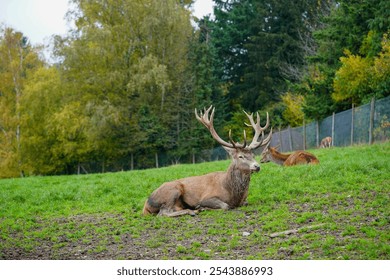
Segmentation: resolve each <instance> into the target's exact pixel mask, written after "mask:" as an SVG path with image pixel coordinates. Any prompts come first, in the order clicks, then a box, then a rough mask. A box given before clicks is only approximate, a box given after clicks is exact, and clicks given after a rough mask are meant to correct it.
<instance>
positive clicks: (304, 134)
mask: <svg viewBox="0 0 390 280" xmlns="http://www.w3.org/2000/svg"><path fill="white" fill-rule="evenodd" d="M302 138H303V139H302V140H303V150H306V122H305V120H303V137H302Z"/></svg>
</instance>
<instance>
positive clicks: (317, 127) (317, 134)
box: [316, 120, 333, 147]
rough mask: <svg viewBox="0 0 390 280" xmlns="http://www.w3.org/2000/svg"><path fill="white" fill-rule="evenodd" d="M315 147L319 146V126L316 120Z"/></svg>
mask: <svg viewBox="0 0 390 280" xmlns="http://www.w3.org/2000/svg"><path fill="white" fill-rule="evenodd" d="M332 142H333V141H332ZM316 146H317V147H319V146H320V124H319V122H318V120H316Z"/></svg>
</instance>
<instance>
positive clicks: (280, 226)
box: [0, 142, 390, 259]
mask: <svg viewBox="0 0 390 280" xmlns="http://www.w3.org/2000/svg"><path fill="white" fill-rule="evenodd" d="M311 152H313V153H314V154H315V155H317V156H318V158H319V159H320V164H319V165H317V166H307V165H304V166H295V167H289V168H283V167H280V166H277V165H275V164H273V163H267V164H262V165H261V166H262V170H261V172H259V173H257V174H254V175H253V177H252V180H251V186H250V192H249V197H248V205H247V206H244V207H240V208H237V209H234V210H229V211H220V210H217V211H205V212H202V213H200V214H199V215H198V216H196V217H190V216H183V217H178V218H165V217H154V216H148V217H143V216H142V215H141V210H142V207H143V204H144V201H145V199H146V198H147V196H148V195H149V194H150V193H151V192H152V191H153V190H154V189H156V188H157V187H158V186H159V185H161V184H162V183H163V182H165V181H169V180H174V179H177V178H182V177H186V176H192V175H200V174H205V173H208V172H212V171H217V170H226V169H227V166H228V165H229V163H230V161H219V162H211V163H202V164H196V165H192V164H188V165H177V166H172V167H167V168H161V169H151V170H142V171H132V172H120V173H108V174H94V175H82V176H55V177H54V176H53V177H30V178H23V179H3V180H0V259H20V258H22V259H389V258H390V245H389V244H390V218H389V217H390V207H389V199H390V160H389V159H390V142H387V143H382V144H375V145H372V146H354V147H347V148H336V147H335V148H332V149H321V150H313V151H311ZM315 225H319V226H318V227H310V226H315ZM292 229H298V232H296V233H293V234H290V235H286V234H282V235H280V236H278V237H274V238H271V237H270V236H269V235H270V234H272V233H275V232H283V231H286V230H292ZM243 232H249V233H250V235H249V236H247V235H243Z"/></svg>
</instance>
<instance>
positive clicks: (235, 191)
mask: <svg viewBox="0 0 390 280" xmlns="http://www.w3.org/2000/svg"><path fill="white" fill-rule="evenodd" d="M250 179H251V172H250V171H246V172H243V171H242V170H240V169H238V168H237V166H236V165H235V164H234V163H232V164H231V165H230V166H229V169H228V170H227V172H226V178H225V181H224V187H225V188H226V189H228V190H229V191H230V192H231V194H232V197H231V203H229V204H230V205H234V206H238V205H240V204H241V203H242V201H243V200H244V198H245V197H246V195H247V194H248V189H249V182H250Z"/></svg>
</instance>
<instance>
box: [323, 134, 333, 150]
mask: <svg viewBox="0 0 390 280" xmlns="http://www.w3.org/2000/svg"><path fill="white" fill-rule="evenodd" d="M331 144H332V137H330V136H328V137H325V138H324V139H322V140H321V144H320V148H330V146H331Z"/></svg>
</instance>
